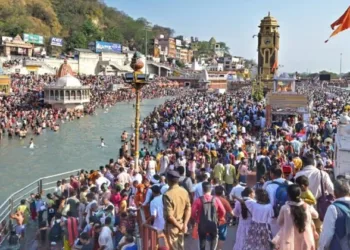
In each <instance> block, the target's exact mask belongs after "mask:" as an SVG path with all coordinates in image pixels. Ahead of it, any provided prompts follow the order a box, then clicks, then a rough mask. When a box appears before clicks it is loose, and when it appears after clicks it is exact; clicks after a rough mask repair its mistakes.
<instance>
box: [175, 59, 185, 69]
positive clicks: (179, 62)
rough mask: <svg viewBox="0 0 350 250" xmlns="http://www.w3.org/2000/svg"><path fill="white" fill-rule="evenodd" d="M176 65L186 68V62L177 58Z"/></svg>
mask: <svg viewBox="0 0 350 250" xmlns="http://www.w3.org/2000/svg"><path fill="white" fill-rule="evenodd" d="M176 65H177V66H178V67H179V68H185V64H184V63H183V62H181V61H179V60H176Z"/></svg>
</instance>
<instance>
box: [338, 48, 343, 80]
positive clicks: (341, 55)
mask: <svg viewBox="0 0 350 250" xmlns="http://www.w3.org/2000/svg"><path fill="white" fill-rule="evenodd" d="M342 57H343V53H340V70H339V78H341V68H342V63H343V61H342V59H343V58H342Z"/></svg>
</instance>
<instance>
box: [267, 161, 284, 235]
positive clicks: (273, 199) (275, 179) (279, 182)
mask: <svg viewBox="0 0 350 250" xmlns="http://www.w3.org/2000/svg"><path fill="white" fill-rule="evenodd" d="M282 174H283V172H282V169H281V168H278V167H275V168H272V169H271V170H270V178H271V179H272V181H267V182H265V184H264V186H263V189H265V190H266V192H267V193H268V195H269V200H270V203H271V205H272V206H273V208H274V211H275V212H274V213H275V215H274V216H273V218H272V220H271V221H270V226H271V232H272V235H273V236H275V235H276V234H277V232H278V230H279V226H278V223H277V217H278V213H279V209H280V208H281V207H282V206H283V205H284V204H285V202H286V201H287V199H288V196H287V190H286V186H288V185H289V184H291V182H289V181H287V180H286V179H284V178H282Z"/></svg>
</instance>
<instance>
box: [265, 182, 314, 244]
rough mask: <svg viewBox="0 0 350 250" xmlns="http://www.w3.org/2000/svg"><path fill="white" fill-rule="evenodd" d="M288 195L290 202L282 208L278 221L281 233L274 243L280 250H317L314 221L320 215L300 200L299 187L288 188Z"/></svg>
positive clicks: (294, 185)
mask: <svg viewBox="0 0 350 250" xmlns="http://www.w3.org/2000/svg"><path fill="white" fill-rule="evenodd" d="M287 193H288V197H289V201H287V203H286V204H285V205H284V206H283V207H282V208H281V211H280V213H279V216H278V219H277V222H278V224H279V225H280V231H279V232H278V234H277V235H276V236H275V238H274V239H273V241H272V242H273V243H274V244H275V246H276V248H277V249H280V250H315V249H316V245H315V238H314V225H313V222H312V219H317V218H318V213H317V212H316V210H315V209H314V208H313V207H312V206H309V205H308V204H306V203H304V201H303V200H302V199H301V198H300V196H301V189H300V187H299V186H298V185H296V184H293V185H290V186H288V189H287ZM315 237H316V238H318V236H317V235H315Z"/></svg>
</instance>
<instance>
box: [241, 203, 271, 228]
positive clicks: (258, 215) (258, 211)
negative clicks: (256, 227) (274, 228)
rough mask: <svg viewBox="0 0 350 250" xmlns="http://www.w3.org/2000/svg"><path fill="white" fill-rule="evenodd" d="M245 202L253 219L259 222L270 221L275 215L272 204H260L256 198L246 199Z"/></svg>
mask: <svg viewBox="0 0 350 250" xmlns="http://www.w3.org/2000/svg"><path fill="white" fill-rule="evenodd" d="M245 204H246V206H247V208H248V210H249V211H250V213H251V214H252V220H253V221H254V222H257V223H269V222H270V220H271V218H272V217H273V216H274V213H273V208H272V205H271V204H265V205H264V204H259V203H257V202H256V201H255V200H251V199H249V200H246V201H245Z"/></svg>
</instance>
